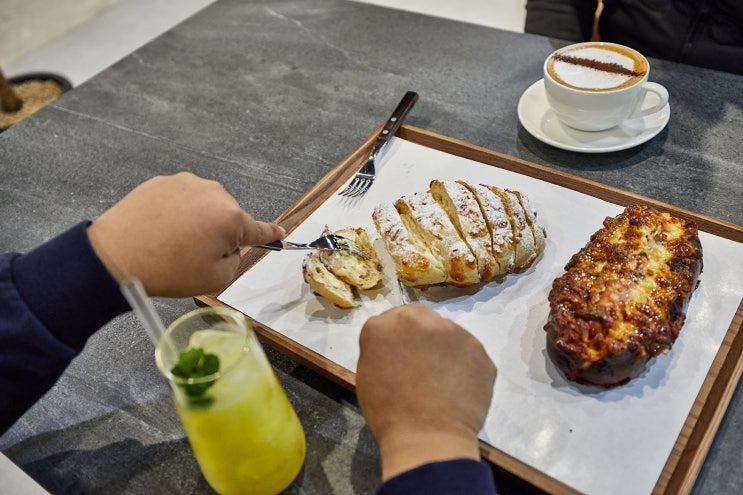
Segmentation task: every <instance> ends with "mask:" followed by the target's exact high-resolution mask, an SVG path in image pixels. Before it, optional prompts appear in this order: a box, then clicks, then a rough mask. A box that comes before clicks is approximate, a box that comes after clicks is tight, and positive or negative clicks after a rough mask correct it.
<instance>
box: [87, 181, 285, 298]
mask: <svg viewBox="0 0 743 495" xmlns="http://www.w3.org/2000/svg"><path fill="white" fill-rule="evenodd" d="M285 235H286V232H285V231H284V229H283V228H282V227H280V226H278V225H276V224H272V223H265V222H259V221H256V220H254V219H253V217H251V216H250V215H249V214H247V213H246V212H245V211H243V210H242V208H240V206H239V205H238V204H237V201H236V200H235V198H233V197H232V196H231V195H230V194H229V193H228V192H227V191H226V190H225V189H224V188H223V187H222V185H220V184H219V183H218V182H215V181H211V180H206V179H201V178H199V177H197V176H195V175H193V174H191V173H188V172H182V173H179V174H176V175H172V176H167V177H155V178H153V179H150V180H148V181H147V182H145V183H143V184H141V185H140V186H138V187H136V188H135V189H134V190H133V191H132V192H130V193H129V194H128V195H126V196H125V197H124V198H123V199H121V200H120V201H119V202H118V203H116V204H115V205H114V206H112V207H111V209H109V210H108V211H106V212H105V213H103V214H102V215H101V216H100V217H99V218H97V219H96V220H94V221H93V223H92V224H91V225H90V226H89V227H88V237H89V238H90V241H91V244H92V245H93V249H94V250H95V251H96V254H98V256H99V257H100V258H101V260H102V261H103V263H104V264H105V265H106V267H107V268H108V270H109V271H110V272H111V274H112V275H113V276H114V277H115V278H116V279H117V280H119V281H121V280H123V279H124V278H127V277H137V278H139V280H140V281H141V282H142V285H143V286H144V288H145V290H146V291H147V293H148V294H149V295H151V296H168V297H186V296H194V295H199V294H206V293H210V292H214V291H216V290H218V289H220V288H222V287H224V286H225V285H226V284H227V283H229V281H230V280H231V279H232V277H234V276H235V273H236V271H237V267H238V265H239V262H240V253H239V247H240V246H244V245H258V244H265V243H267V242H271V241H275V240H277V239H282V238H283V237H284V236H285Z"/></svg>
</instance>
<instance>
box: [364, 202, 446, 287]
mask: <svg viewBox="0 0 743 495" xmlns="http://www.w3.org/2000/svg"><path fill="white" fill-rule="evenodd" d="M372 219H373V220H374V226H375V227H376V229H377V232H378V233H379V236H380V237H381V238H382V240H383V241H384V244H385V247H386V248H387V252H388V253H389V254H390V257H391V258H392V261H393V262H394V263H395V274H396V276H397V278H398V279H399V280H400V281H401V282H402V283H403V284H405V285H408V286H411V287H426V286H429V285H437V284H443V283H445V282H446V278H447V277H446V269H445V268H444V263H443V260H441V258H440V257H439V256H438V255H437V254H434V253H433V252H432V250H431V248H430V247H429V246H428V244H426V242H425V241H424V240H423V239H422V238H421V237H420V236H418V235H417V234H416V231H417V230H418V227H417V226H416V225H415V221H414V220H413V219H412V218H410V216H408V217H407V218H406V219H405V220H407V222H408V223H409V224H411V225H410V228H409V227H408V226H406V225H405V220H404V219H403V217H401V216H400V214H399V213H398V211H397V209H395V207H394V206H393V205H392V204H390V203H383V204H380V205H379V206H377V207H376V208H375V209H374V212H373V213H372Z"/></svg>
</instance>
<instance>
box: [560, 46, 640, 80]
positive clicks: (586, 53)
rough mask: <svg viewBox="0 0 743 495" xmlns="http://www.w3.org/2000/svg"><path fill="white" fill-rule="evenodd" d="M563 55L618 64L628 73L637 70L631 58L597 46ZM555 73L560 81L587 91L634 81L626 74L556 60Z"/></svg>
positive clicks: (563, 53)
mask: <svg viewBox="0 0 743 495" xmlns="http://www.w3.org/2000/svg"><path fill="white" fill-rule="evenodd" d="M561 55H564V56H567V57H573V58H580V59H587V60H592V61H596V62H600V63H609V64H618V65H621V66H622V67H624V68H626V69H627V70H628V71H633V70H634V69H635V61H634V59H632V58H631V57H628V56H626V55H623V54H621V53H617V52H615V51H613V50H604V49H601V48H597V47H595V46H590V47H585V48H578V49H576V50H570V51H567V52H562V53H561ZM553 71H554V74H555V75H556V76H557V77H558V78H559V79H562V80H563V81H564V82H565V83H567V84H568V85H570V86H574V87H577V88H585V89H599V90H600V89H610V88H614V87H616V86H621V85H622V84H625V83H626V82H627V81H629V80H630V79H632V76H629V75H626V74H616V73H612V72H607V71H603V70H599V69H596V68H593V67H587V66H584V65H577V64H573V63H569V62H565V61H562V60H559V59H556V60H554V64H553Z"/></svg>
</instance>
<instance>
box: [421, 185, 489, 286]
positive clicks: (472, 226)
mask: <svg viewBox="0 0 743 495" xmlns="http://www.w3.org/2000/svg"><path fill="white" fill-rule="evenodd" d="M430 191H431V195H433V197H434V199H436V201H437V202H438V203H439V204H440V205H441V206H442V207H443V209H444V211H446V213H447V214H448V215H449V218H450V219H451V221H452V224H454V226H455V227H456V228H457V231H458V232H459V235H460V236H461V237H462V239H464V241H465V242H466V243H467V245H469V247H470V249H471V250H472V252H473V254H474V255H475V258H476V259H477V272H478V273H479V276H480V281H481V282H486V281H488V280H490V279H492V278H493V276H494V275H495V273H496V271H497V269H498V266H497V263H496V261H495V258H494V257H493V253H492V239H491V237H490V230H489V229H488V225H487V223H486V221H485V218H484V217H483V215H482V211H481V210H480V205H479V204H478V202H477V198H475V195H474V194H473V193H472V191H470V190H469V189H467V188H466V187H465V186H463V185H462V184H459V183H457V182H454V181H453V180H433V181H431V185H430Z"/></svg>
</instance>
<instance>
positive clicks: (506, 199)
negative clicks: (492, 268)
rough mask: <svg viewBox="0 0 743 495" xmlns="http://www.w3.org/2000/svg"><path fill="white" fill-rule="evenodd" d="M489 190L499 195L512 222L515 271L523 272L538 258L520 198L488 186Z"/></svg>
mask: <svg viewBox="0 0 743 495" xmlns="http://www.w3.org/2000/svg"><path fill="white" fill-rule="evenodd" d="M486 187H487V188H488V189H490V190H491V191H493V192H494V193H496V194H498V195H499V196H500V197H501V199H502V200H503V206H505V208H506V213H508V219H509V220H510V221H511V228H512V229H513V235H514V240H515V242H514V248H515V251H514V260H513V261H514V264H515V270H516V271H520V270H523V269H525V268H527V267H529V266H531V264H532V263H533V262H534V260H535V259H536V257H537V254H536V247H535V244H534V234H533V233H532V231H531V227H529V223H528V222H527V221H526V213H525V212H524V209H523V208H522V207H521V202H520V201H519V198H518V196H516V195H515V194H514V193H513V192H512V191H508V190H503V189H501V188H499V187H496V186H486Z"/></svg>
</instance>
